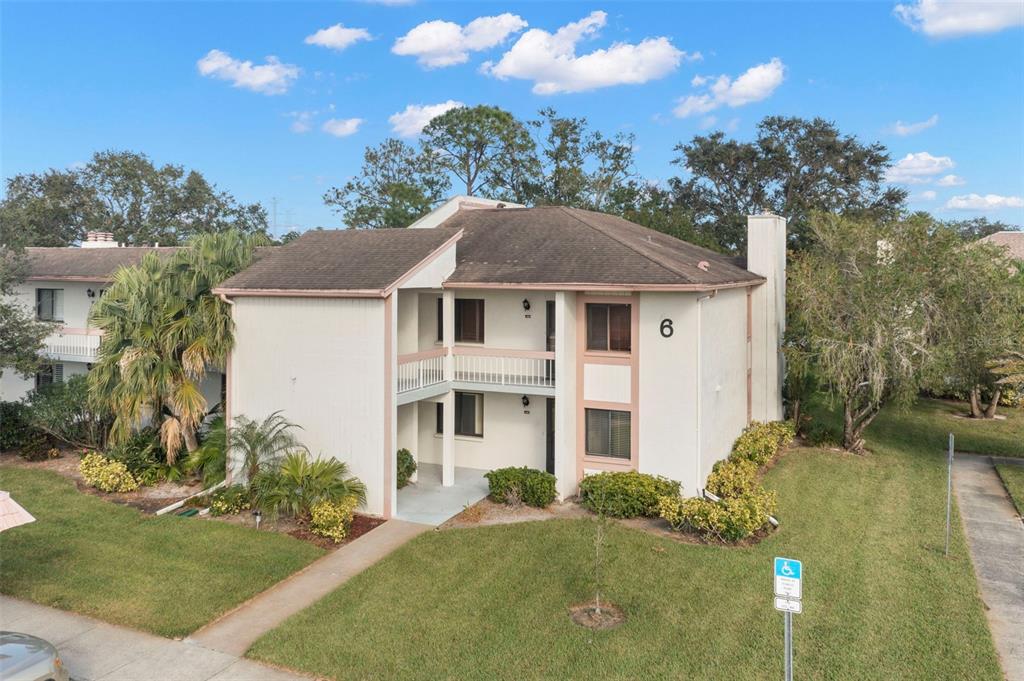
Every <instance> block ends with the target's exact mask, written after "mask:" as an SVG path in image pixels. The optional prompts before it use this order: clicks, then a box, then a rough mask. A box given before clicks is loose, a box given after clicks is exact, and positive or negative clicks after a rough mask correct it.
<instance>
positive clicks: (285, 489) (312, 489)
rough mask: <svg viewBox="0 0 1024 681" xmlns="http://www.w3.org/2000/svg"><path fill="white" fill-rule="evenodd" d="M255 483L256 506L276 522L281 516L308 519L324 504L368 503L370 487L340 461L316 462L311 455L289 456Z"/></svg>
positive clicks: (263, 473)
mask: <svg viewBox="0 0 1024 681" xmlns="http://www.w3.org/2000/svg"><path fill="white" fill-rule="evenodd" d="M250 480H251V481H252V492H253V505H254V506H255V507H256V508H259V509H261V510H263V511H266V512H267V513H268V514H269V515H270V516H271V517H274V518H276V517H277V515H278V514H279V513H281V512H284V513H285V515H290V516H293V517H304V516H306V515H308V514H309V512H310V510H311V509H312V508H313V506H315V505H316V504H317V503H319V502H321V501H333V502H337V501H341V500H342V499H345V498H348V497H352V498H354V499H355V500H356V501H358V502H359V503H361V504H365V503H366V485H365V484H363V482H362V481H361V480H360V479H359V478H356V477H353V476H351V475H350V474H349V469H348V464H346V463H345V462H343V461H338V460H337V459H333V458H327V459H313V458H311V457H310V455H309V452H306V451H293V452H288V453H287V454H286V455H285V457H284V460H283V461H282V462H281V464H280V465H279V466H277V467H275V468H269V469H264V470H262V471H260V472H259V474H257V475H256V476H255V477H253V478H250Z"/></svg>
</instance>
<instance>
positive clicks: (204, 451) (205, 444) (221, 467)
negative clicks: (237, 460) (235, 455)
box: [184, 414, 228, 487]
mask: <svg viewBox="0 0 1024 681" xmlns="http://www.w3.org/2000/svg"><path fill="white" fill-rule="evenodd" d="M200 438H201V439H200V443H199V448H198V449H196V450H195V451H194V452H192V453H191V454H189V455H188V458H187V459H186V460H185V464H184V468H185V470H186V471H188V472H189V473H195V474H196V475H198V476H199V477H200V478H201V479H202V481H203V485H204V486H205V487H211V486H213V485H216V484H217V483H218V482H220V481H221V480H223V479H224V477H225V476H226V475H227V462H228V445H227V442H228V434H227V428H226V426H225V422H224V415H223V414H221V415H219V416H216V417H215V418H214V419H213V420H211V421H210V423H209V424H207V425H206V426H205V427H204V428H203V431H202V433H200Z"/></svg>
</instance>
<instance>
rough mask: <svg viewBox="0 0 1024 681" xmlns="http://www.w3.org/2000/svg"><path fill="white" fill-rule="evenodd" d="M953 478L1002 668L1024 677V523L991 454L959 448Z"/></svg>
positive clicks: (1019, 677) (1007, 673)
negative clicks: (975, 453) (979, 454)
mask: <svg viewBox="0 0 1024 681" xmlns="http://www.w3.org/2000/svg"><path fill="white" fill-rule="evenodd" d="M953 484H954V487H955V488H956V498H957V503H958V504H959V507H960V516H961V518H963V523H964V529H965V531H966V533H967V545H968V547H969V548H970V552H971V558H972V560H973V561H974V571H975V573H976V574H977V576H978V584H979V586H980V587H981V597H982V599H983V600H984V602H985V605H986V606H988V610H987V611H986V615H987V616H988V623H989V627H990V628H991V629H992V637H993V639H994V640H995V644H996V650H997V651H998V652H999V658H1000V661H1001V663H1002V665H1003V671H1004V672H1005V673H1006V677H1007V678H1008V679H1024V561H1022V558H1024V524H1021V521H1020V519H1019V518H1018V517H1017V513H1016V510H1015V509H1014V507H1013V503H1012V502H1011V501H1010V498H1009V497H1008V496H1007V494H1006V488H1005V487H1003V483H1002V480H1000V479H999V475H998V473H996V470H995V468H994V467H993V466H992V460H991V458H990V457H987V456H978V455H974V454H962V453H956V454H955V455H954V458H953Z"/></svg>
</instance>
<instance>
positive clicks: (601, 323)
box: [585, 303, 633, 354]
mask: <svg viewBox="0 0 1024 681" xmlns="http://www.w3.org/2000/svg"><path fill="white" fill-rule="evenodd" d="M585 315H586V320H585V321H586V333H587V338H586V349H587V352H614V353H621V354H629V353H631V352H632V351H633V306H632V304H631V303H587V305H586V310H585ZM600 315H603V316H604V319H603V320H602V319H599V318H598V317H599V316H600ZM623 325H624V326H623ZM599 329H600V330H602V331H603V335H602V336H598V334H596V333H594V332H595V331H597V330H599Z"/></svg>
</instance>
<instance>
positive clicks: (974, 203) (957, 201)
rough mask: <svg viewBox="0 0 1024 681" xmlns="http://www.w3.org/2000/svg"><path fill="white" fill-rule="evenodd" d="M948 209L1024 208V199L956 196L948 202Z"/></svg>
mask: <svg viewBox="0 0 1024 681" xmlns="http://www.w3.org/2000/svg"><path fill="white" fill-rule="evenodd" d="M946 208H953V209H956V210H979V211H989V210H999V209H1000V208H1024V198H1021V197H1019V196H1000V195H999V194H985V195H984V196H982V195H981V194H965V195H963V196H954V197H953V198H951V199H950V200H949V201H947V202H946Z"/></svg>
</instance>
